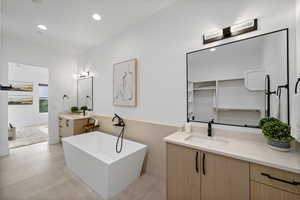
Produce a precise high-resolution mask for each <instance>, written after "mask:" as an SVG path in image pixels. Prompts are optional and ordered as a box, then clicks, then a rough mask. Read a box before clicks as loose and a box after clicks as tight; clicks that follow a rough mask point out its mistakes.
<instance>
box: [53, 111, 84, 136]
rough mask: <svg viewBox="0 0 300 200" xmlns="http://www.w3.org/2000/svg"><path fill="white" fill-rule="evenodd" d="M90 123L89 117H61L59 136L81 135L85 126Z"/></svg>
mask: <svg viewBox="0 0 300 200" xmlns="http://www.w3.org/2000/svg"><path fill="white" fill-rule="evenodd" d="M87 124H88V119H69V118H67V117H63V116H60V117H59V136H60V137H69V136H72V135H79V134H82V133H84V132H85V130H84V128H83V127H84V126H85V125H87Z"/></svg>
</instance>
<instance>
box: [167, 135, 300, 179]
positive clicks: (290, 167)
mask: <svg viewBox="0 0 300 200" xmlns="http://www.w3.org/2000/svg"><path fill="white" fill-rule="evenodd" d="M206 134H207V131H202V134H201V133H200V132H196V133H185V132H176V133H174V134H172V135H169V136H168V137H165V138H164V141H165V142H168V143H173V144H178V145H183V146H186V147H190V148H193V149H198V150H202V151H206V152H211V153H215V154H220V155H224V156H227V157H231V158H236V159H239V160H244V161H248V162H252V163H257V164H261V165H265V166H269V167H273V168H277V169H282V170H286V171H290V172H294V173H298V174H300V152H299V151H296V150H294V151H291V152H279V151H276V150H273V149H271V148H269V147H268V145H267V144H266V139H265V138H264V137H263V136H262V135H260V134H254V133H238V132H237V133H228V132H225V131H224V132H223V131H218V134H215V135H214V136H213V137H212V138H210V139H209V140H217V142H212V141H208V142H206V140H203V141H196V140H193V141H192V140H186V139H187V138H188V137H191V136H197V135H198V136H200V137H204V138H207V136H206ZM218 141H221V142H218ZM295 149H296V148H295Z"/></svg>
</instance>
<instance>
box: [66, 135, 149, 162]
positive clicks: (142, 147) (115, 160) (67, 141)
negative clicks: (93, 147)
mask: <svg viewBox="0 0 300 200" xmlns="http://www.w3.org/2000/svg"><path fill="white" fill-rule="evenodd" d="M84 134H89V135H92V134H93V135H94V134H105V135H108V136H111V137H114V138H115V139H116V141H117V138H118V137H116V136H114V135H111V134H109V133H104V132H101V131H93V132H90V133H84ZM77 136H82V134H81V135H74V136H70V137H65V138H62V144H63V146H64V143H67V144H69V145H72V146H73V147H75V148H76V149H79V150H81V151H83V152H84V153H86V154H88V155H90V156H92V157H94V158H95V159H97V160H101V161H102V162H104V163H105V164H107V165H112V164H114V163H116V162H118V161H120V160H122V159H125V158H127V157H129V156H130V155H131V154H133V153H136V152H138V151H145V156H146V153H147V145H145V144H142V143H139V142H136V141H133V140H128V139H125V138H124V141H130V142H133V143H136V144H139V145H141V147H140V148H138V149H136V150H134V151H131V152H130V153H128V154H126V155H124V156H122V157H120V158H117V159H114V160H111V161H108V160H103V159H101V158H100V157H97V156H96V155H95V154H94V153H91V152H89V151H86V150H85V149H82V148H80V147H78V146H77V145H74V144H72V143H71V142H70V141H69V140H70V139H71V138H74V137H77ZM114 151H115V150H114ZM144 159H145V158H144Z"/></svg>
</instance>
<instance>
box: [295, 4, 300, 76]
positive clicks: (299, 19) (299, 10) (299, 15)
mask: <svg viewBox="0 0 300 200" xmlns="http://www.w3.org/2000/svg"><path fill="white" fill-rule="evenodd" d="M296 31H297V69H298V70H297V74H298V77H300V0H296Z"/></svg>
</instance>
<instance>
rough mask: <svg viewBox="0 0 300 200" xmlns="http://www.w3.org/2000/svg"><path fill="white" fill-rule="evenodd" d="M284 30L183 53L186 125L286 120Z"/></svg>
mask: <svg viewBox="0 0 300 200" xmlns="http://www.w3.org/2000/svg"><path fill="white" fill-rule="evenodd" d="M287 35H288V32H287V30H282V31H277V32H273V33H269V34H265V35H261V36H257V37H254V38H249V39H246V40H241V41H238V42H234V43H229V44H225V45H221V46H217V47H213V48H210V49H203V50H199V51H194V52H190V53H188V54H187V74H188V76H187V78H188V80H187V117H188V121H198V122H208V121H210V120H211V119H214V121H215V122H216V123H220V124H228V125H237V126H249V127H256V126H257V125H258V122H259V120H260V119H261V118H263V117H267V116H272V117H277V118H279V119H281V120H282V121H284V122H289V104H288V101H289V97H288V96H289V95H288V94H289V88H288V82H289V80H288V53H287V52H288V41H287Z"/></svg>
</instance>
